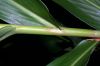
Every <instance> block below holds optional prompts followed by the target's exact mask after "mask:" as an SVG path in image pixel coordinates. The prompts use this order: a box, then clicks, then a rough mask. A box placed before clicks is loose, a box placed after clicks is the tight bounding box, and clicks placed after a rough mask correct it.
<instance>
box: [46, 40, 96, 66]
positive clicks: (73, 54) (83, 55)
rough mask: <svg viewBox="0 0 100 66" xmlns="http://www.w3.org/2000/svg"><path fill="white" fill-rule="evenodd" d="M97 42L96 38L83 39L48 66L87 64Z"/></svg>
mask: <svg viewBox="0 0 100 66" xmlns="http://www.w3.org/2000/svg"><path fill="white" fill-rule="evenodd" d="M97 43H98V42H97V41H95V40H83V41H82V42H80V43H79V44H78V45H77V46H76V47H75V48H74V49H73V50H72V51H70V52H69V53H66V54H64V55H63V56H61V57H58V58H57V59H55V60H54V61H52V62H51V63H50V64H48V65H47V66H85V65H86V63H87V60H88V58H89V56H90V55H91V53H92V52H93V49H94V48H95V46H96V45H97Z"/></svg>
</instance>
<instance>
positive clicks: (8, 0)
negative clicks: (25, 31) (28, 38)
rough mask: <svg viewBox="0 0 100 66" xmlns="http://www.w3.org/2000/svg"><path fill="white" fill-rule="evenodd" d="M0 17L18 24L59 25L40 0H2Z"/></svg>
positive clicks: (0, 2)
mask: <svg viewBox="0 0 100 66" xmlns="http://www.w3.org/2000/svg"><path fill="white" fill-rule="evenodd" d="M0 19H2V20H4V21H6V22H8V23H11V24H17V25H31V26H47V27H55V26H56V25H57V23H56V21H55V20H54V19H53V17H52V16H51V15H50V14H49V12H48V10H47V8H46V6H45V5H44V4H43V3H42V2H41V1H40V0H0ZM50 22H51V23H50ZM54 24H55V25H54ZM57 26H58V25H57Z"/></svg>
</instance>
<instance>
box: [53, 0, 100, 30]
mask: <svg viewBox="0 0 100 66" xmlns="http://www.w3.org/2000/svg"><path fill="white" fill-rule="evenodd" d="M53 1H54V2H56V3H58V4H59V5H61V6H62V7H64V8H65V9H66V10H68V11H69V12H70V13H72V14H73V15H75V16H76V17H78V18H79V19H80V20H82V21H84V22H85V23H87V24H88V25H90V26H92V27H93V28H95V29H99V30H100V0H59V1H58V0H53Z"/></svg>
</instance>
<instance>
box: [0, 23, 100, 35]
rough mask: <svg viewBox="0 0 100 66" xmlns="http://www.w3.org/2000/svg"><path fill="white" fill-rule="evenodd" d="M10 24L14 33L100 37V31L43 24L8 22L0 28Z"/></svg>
mask: <svg viewBox="0 0 100 66" xmlns="http://www.w3.org/2000/svg"><path fill="white" fill-rule="evenodd" d="M4 26H12V27H15V28H16V34H40V35H57V36H78V37H100V31H96V30H88V29H78V28H65V27H61V30H60V29H58V28H48V27H43V26H18V25H10V24H0V28H2V27H4Z"/></svg>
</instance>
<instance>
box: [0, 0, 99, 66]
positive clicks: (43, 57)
mask: <svg viewBox="0 0 100 66" xmlns="http://www.w3.org/2000/svg"><path fill="white" fill-rule="evenodd" d="M42 1H43V2H44V3H45V4H46V5H47V7H48V8H49V10H50V13H51V14H52V15H53V16H54V18H55V19H57V20H58V21H59V22H61V23H62V24H63V25H64V26H66V27H72V28H86V29H93V28H92V27H89V26H88V25H86V24H85V23H84V22H81V21H80V20H79V19H77V18H76V17H74V16H73V15H72V14H70V13H69V12H68V11H66V10H65V9H63V8H62V7H61V6H59V5H57V4H56V3H54V2H52V0H42ZM0 22H1V23H6V22H4V21H2V20H0ZM41 38H43V36H40V35H26V34H24V35H21V34H19V35H13V36H11V37H8V38H7V39H5V40H3V41H2V42H0V48H1V49H0V66H5V65H6V66H8V65H13V66H15V65H22V66H24V65H27V66H45V65H46V64H48V63H49V62H51V61H52V60H53V59H54V58H55V57H58V56H60V55H62V54H64V53H65V52H64V51H63V50H60V51H59V52H57V53H52V52H50V51H49V50H48V49H47V48H46V46H45V44H44V42H43V41H41ZM57 44H59V46H61V47H60V48H61V49H64V48H65V47H69V46H70V47H73V45H71V44H72V43H70V44H69V45H65V42H57ZM99 56H100V50H96V51H94V53H93V54H92V56H91V58H90V61H89V63H88V66H100V63H99V61H100V59H99ZM94 64H95V65H94Z"/></svg>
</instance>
